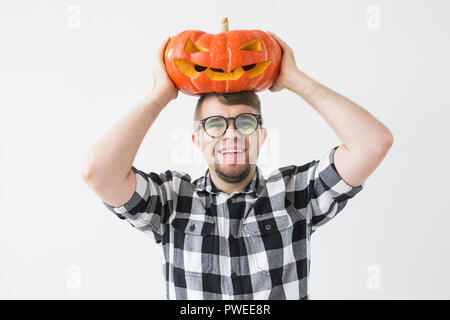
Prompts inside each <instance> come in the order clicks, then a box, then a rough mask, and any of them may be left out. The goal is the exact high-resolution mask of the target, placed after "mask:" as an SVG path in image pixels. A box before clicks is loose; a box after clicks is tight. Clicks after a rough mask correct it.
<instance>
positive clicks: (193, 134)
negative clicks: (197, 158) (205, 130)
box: [192, 132, 199, 147]
mask: <svg viewBox="0 0 450 320" xmlns="http://www.w3.org/2000/svg"><path fill="white" fill-rule="evenodd" d="M192 142H193V143H194V144H195V146H196V147H199V141H198V135H197V133H196V132H193V133H192Z"/></svg>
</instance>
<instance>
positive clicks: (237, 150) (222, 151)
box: [220, 149, 244, 154]
mask: <svg viewBox="0 0 450 320" xmlns="http://www.w3.org/2000/svg"><path fill="white" fill-rule="evenodd" d="M235 152H244V149H226V150H221V151H220V153H221V154H224V153H235Z"/></svg>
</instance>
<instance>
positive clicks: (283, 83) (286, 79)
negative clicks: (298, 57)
mask: <svg viewBox="0 0 450 320" xmlns="http://www.w3.org/2000/svg"><path fill="white" fill-rule="evenodd" d="M266 32H267V33H268V34H270V35H271V36H273V37H274V38H275V40H277V41H278V44H279V45H280V47H281V51H282V52H283V56H282V58H281V66H280V74H279V75H278V78H277V80H276V81H275V83H274V84H273V85H272V87H270V88H269V90H270V91H272V92H275V91H280V90H283V89H284V88H286V89H289V90H292V89H291V83H293V79H294V74H295V73H296V72H298V71H299V69H298V68H297V65H296V63H295V57H294V51H293V50H292V49H291V48H290V47H289V46H288V45H287V44H286V42H284V41H283V40H281V38H280V37H278V36H277V35H276V34H275V33H273V32H270V31H266Z"/></svg>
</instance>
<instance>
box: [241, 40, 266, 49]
mask: <svg viewBox="0 0 450 320" xmlns="http://www.w3.org/2000/svg"><path fill="white" fill-rule="evenodd" d="M239 50H247V51H261V42H260V41H259V39H258V38H256V39H254V40H252V41H250V42H248V43H246V44H244V45H242V46H240V47H239Z"/></svg>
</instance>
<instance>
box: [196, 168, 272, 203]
mask: <svg viewBox="0 0 450 320" xmlns="http://www.w3.org/2000/svg"><path fill="white" fill-rule="evenodd" d="M264 184H265V179H264V176H263V175H262V173H261V170H260V169H259V168H258V166H256V167H255V175H254V176H253V178H252V180H251V181H250V183H249V184H247V186H246V187H245V188H244V189H241V190H237V191H235V192H233V193H244V194H249V193H253V194H255V195H256V196H259V195H260V194H261V192H262V190H263V189H264ZM194 189H195V190H196V191H206V192H208V193H214V194H217V193H219V192H223V191H222V190H219V189H217V187H216V186H215V184H214V182H213V181H212V179H211V174H210V172H209V168H208V169H206V172H205V175H204V176H203V177H201V178H200V179H198V181H197V184H196V186H195V187H194Z"/></svg>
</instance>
